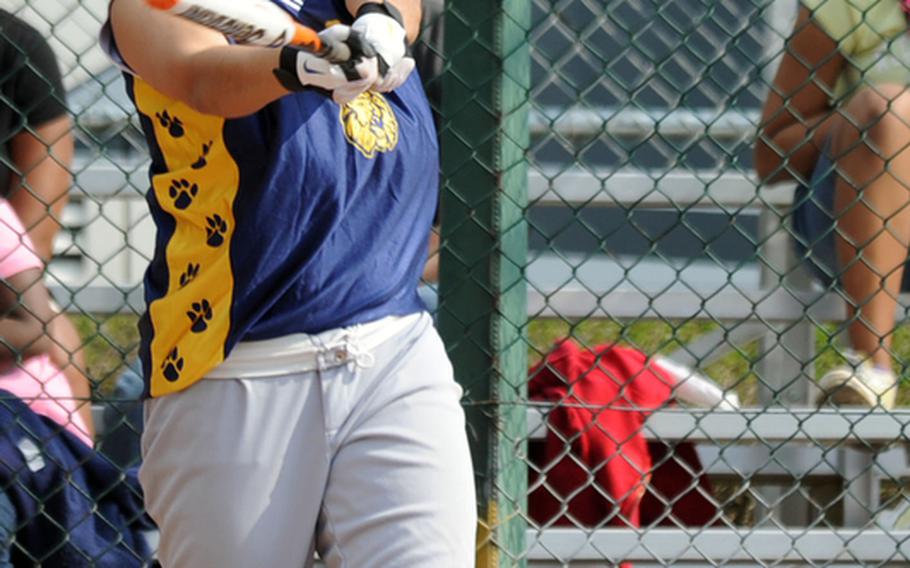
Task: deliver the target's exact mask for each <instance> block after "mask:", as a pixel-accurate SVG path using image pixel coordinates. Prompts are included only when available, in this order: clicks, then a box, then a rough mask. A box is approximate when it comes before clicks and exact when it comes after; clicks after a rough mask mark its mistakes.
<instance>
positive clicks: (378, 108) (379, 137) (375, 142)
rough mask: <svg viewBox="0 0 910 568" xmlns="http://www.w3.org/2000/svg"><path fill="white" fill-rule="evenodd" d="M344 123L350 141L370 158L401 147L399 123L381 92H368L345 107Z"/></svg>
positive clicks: (342, 121) (342, 114)
mask: <svg viewBox="0 0 910 568" xmlns="http://www.w3.org/2000/svg"><path fill="white" fill-rule="evenodd" d="M341 124H342V126H344V135H345V137H346V138H347V139H348V142H350V143H351V144H353V145H354V147H355V148H357V149H358V150H360V153H361V154H363V155H364V156H366V157H367V158H369V159H371V160H372V159H373V158H375V157H376V152H390V151H392V150H394V149H395V146H397V145H398V120H397V119H396V118H395V113H394V112H392V107H390V106H389V103H388V102H387V101H386V100H385V97H383V96H382V95H380V94H379V93H374V92H372V91H367V92H365V93H362V94H361V95H360V96H358V97H357V98H356V99H354V100H353V101H351V102H349V103H347V104H345V105H343V106H342V107H341Z"/></svg>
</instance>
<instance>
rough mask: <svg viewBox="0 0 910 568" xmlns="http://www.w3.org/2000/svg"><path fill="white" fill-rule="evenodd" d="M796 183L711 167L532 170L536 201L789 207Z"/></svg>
mask: <svg viewBox="0 0 910 568" xmlns="http://www.w3.org/2000/svg"><path fill="white" fill-rule="evenodd" d="M793 190H794V186H793V185H792V184H778V185H775V186H760V185H759V183H758V181H757V179H756V178H755V176H754V175H752V174H745V173H738V172H732V173H731V172H712V171H693V170H685V171H682V170H679V171H670V172H667V171H660V172H657V171H655V172H651V173H649V172H647V171H642V170H616V169H615V168H614V169H606V168H604V169H596V168H579V167H572V168H568V169H567V168H546V167H544V168H532V169H531V171H530V172H529V174H528V201H529V203H530V204H531V205H550V206H565V205H572V206H585V207H591V206H595V207H617V206H619V207H625V208H628V207H633V206H634V207H675V208H679V209H683V208H684V209H690V208H693V207H696V208H711V209H727V210H728V211H736V210H738V209H761V208H763V207H768V206H773V207H781V208H786V207H789V206H790V204H791V203H792V202H793Z"/></svg>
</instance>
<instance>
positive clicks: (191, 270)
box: [180, 262, 199, 288]
mask: <svg viewBox="0 0 910 568" xmlns="http://www.w3.org/2000/svg"><path fill="white" fill-rule="evenodd" d="M197 276H199V265H198V264H193V263H192V262H191V263H189V264H187V265H186V270H185V271H184V272H183V274H181V275H180V287H181V288H183V287H184V286H186V285H187V284H189V283H190V282H192V281H193V280H195V279H196V277H197Z"/></svg>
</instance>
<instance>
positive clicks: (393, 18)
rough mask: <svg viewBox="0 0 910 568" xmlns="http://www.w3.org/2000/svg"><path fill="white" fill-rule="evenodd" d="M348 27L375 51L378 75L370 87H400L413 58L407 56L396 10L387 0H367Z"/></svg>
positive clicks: (405, 41) (385, 91) (406, 45)
mask: <svg viewBox="0 0 910 568" xmlns="http://www.w3.org/2000/svg"><path fill="white" fill-rule="evenodd" d="M351 29H352V30H355V31H357V32H359V33H361V34H362V35H363V37H364V38H365V39H366V40H367V41H368V42H369V43H370V44H371V45H372V46H373V48H374V49H375V50H376V54H377V56H378V59H379V75H380V78H379V80H378V81H377V82H376V84H375V85H373V89H375V90H377V91H379V92H380V93H387V92H389V91H394V90H395V89H397V88H398V87H400V86H401V85H402V84H403V83H404V82H405V80H407V78H408V75H410V74H411V71H413V70H414V59H413V58H411V57H407V47H408V40H407V32H406V31H405V29H404V22H403V21H402V18H401V14H400V13H399V12H398V10H397V9H396V8H395V7H394V6H392V5H391V4H388V3H382V4H376V3H369V2H368V3H366V4H364V5H362V6H361V7H360V9H359V10H358V11H357V18H356V19H355V20H354V23H353V24H351Z"/></svg>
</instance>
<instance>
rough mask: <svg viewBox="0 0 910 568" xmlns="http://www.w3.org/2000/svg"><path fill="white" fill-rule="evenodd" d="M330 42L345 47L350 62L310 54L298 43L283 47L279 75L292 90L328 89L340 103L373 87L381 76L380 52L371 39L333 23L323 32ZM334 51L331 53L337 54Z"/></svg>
mask: <svg viewBox="0 0 910 568" xmlns="http://www.w3.org/2000/svg"><path fill="white" fill-rule="evenodd" d="M319 37H320V38H321V39H322V40H323V42H324V43H326V44H327V45H335V46H344V48H345V49H342V50H341V51H345V52H346V53H344V56H345V57H348V59H347V60H346V61H340V60H334V61H330V60H329V59H326V58H323V57H320V56H318V55H314V54H312V53H308V52H306V51H304V50H302V49H300V48H297V47H294V46H285V47H283V48H282V49H281V55H280V58H279V66H278V69H275V70H274V74H275V77H277V79H278V81H279V82H280V83H281V85H282V86H283V87H284V88H286V89H288V90H289V91H302V90H303V89H307V88H317V89H322V90H324V91H328V92H330V93H331V94H332V99H333V100H334V101H335V102H336V103H338V104H345V103H347V102H350V101H352V100H354V99H355V98H357V96H358V95H360V93H362V92H364V91H366V90H367V89H369V88H370V87H371V86H372V85H373V84H374V83H375V82H376V81H377V80H378V79H379V72H378V62H377V57H376V52H375V51H374V50H373V48H372V46H371V45H370V44H369V42H366V41H364V40H363V36H361V35H360V34H359V33H358V32H355V31H353V30H352V29H351V28H350V27H348V26H341V25H338V26H332V27H330V28H328V29H326V30H323V31H322V32H320V34H319ZM337 53H338V50H333V51H332V53H331V54H328V55H329V56H336V55H337Z"/></svg>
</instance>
